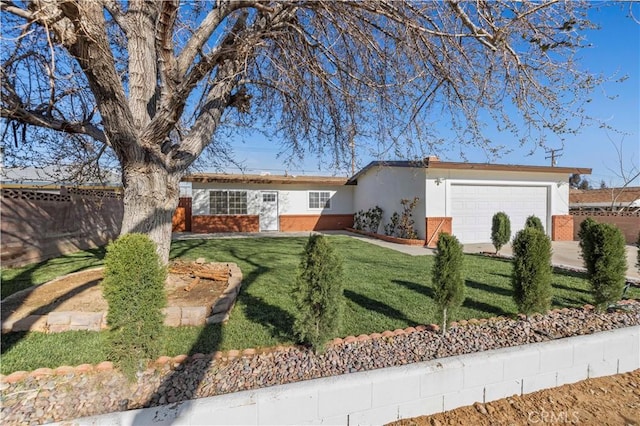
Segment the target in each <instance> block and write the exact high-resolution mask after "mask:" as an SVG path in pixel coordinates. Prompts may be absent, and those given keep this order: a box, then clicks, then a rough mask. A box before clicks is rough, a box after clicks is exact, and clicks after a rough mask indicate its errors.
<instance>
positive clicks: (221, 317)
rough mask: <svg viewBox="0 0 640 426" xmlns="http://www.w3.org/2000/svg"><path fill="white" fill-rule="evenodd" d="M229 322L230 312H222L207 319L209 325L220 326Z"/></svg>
mask: <svg viewBox="0 0 640 426" xmlns="http://www.w3.org/2000/svg"><path fill="white" fill-rule="evenodd" d="M228 320H229V313H228V312H220V313H219V314H215V315H212V316H210V317H209V318H207V319H206V321H205V322H206V323H207V324H220V323H221V322H225V321H228Z"/></svg>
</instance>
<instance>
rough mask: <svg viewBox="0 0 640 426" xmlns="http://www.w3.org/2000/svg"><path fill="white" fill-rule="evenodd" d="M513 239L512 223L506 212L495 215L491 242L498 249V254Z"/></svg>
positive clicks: (492, 222) (492, 223)
mask: <svg viewBox="0 0 640 426" xmlns="http://www.w3.org/2000/svg"><path fill="white" fill-rule="evenodd" d="M509 238H511V221H510V220H509V216H507V214H506V213H505V212H498V213H496V214H494V215H493V220H492V221H491V242H492V243H493V246H494V247H495V248H496V254H498V252H499V251H500V249H501V248H502V246H504V245H505V244H507V243H508V242H509Z"/></svg>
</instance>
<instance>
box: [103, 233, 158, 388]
mask: <svg viewBox="0 0 640 426" xmlns="http://www.w3.org/2000/svg"><path fill="white" fill-rule="evenodd" d="M166 277H167V272H166V268H165V267H164V266H162V264H161V263H160V258H159V257H158V255H157V253H156V247H155V244H154V243H153V242H152V241H151V240H150V239H149V237H147V236H146V235H142V234H128V235H124V236H122V237H120V238H118V239H117V240H116V241H114V242H112V243H111V244H109V246H108V247H107V255H106V257H105V268H104V280H103V281H102V285H103V293H104V297H105V299H106V300H107V303H108V304H109V312H108V313H107V324H108V325H109V333H108V341H109V359H110V360H112V361H113V362H114V363H115V364H116V365H118V366H119V367H120V369H121V370H122V371H123V372H124V373H125V374H126V375H127V376H128V377H129V378H130V379H133V377H135V373H136V372H137V371H138V370H139V369H140V368H141V367H142V368H144V367H145V366H144V364H143V362H144V360H148V359H154V358H157V357H158V356H159V355H160V353H159V352H160V348H161V346H160V345H161V342H162V340H161V338H160V337H161V334H162V329H163V315H162V311H161V309H162V308H163V307H164V306H165V305H166V303H167V296H166V293H165V288H164V285H165V280H166Z"/></svg>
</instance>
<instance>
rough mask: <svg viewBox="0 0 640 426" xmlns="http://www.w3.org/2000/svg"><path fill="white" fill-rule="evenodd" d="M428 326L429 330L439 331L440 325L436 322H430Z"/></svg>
mask: <svg viewBox="0 0 640 426" xmlns="http://www.w3.org/2000/svg"><path fill="white" fill-rule="evenodd" d="M429 328H430V329H431V331H440V326H439V325H438V324H430V325H429Z"/></svg>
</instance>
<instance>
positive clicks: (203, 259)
mask: <svg viewBox="0 0 640 426" xmlns="http://www.w3.org/2000/svg"><path fill="white" fill-rule="evenodd" d="M195 263H196V264H197V265H204V264H205V263H207V261H206V259H205V258H204V257H199V258H197V259H196V261H195Z"/></svg>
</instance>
